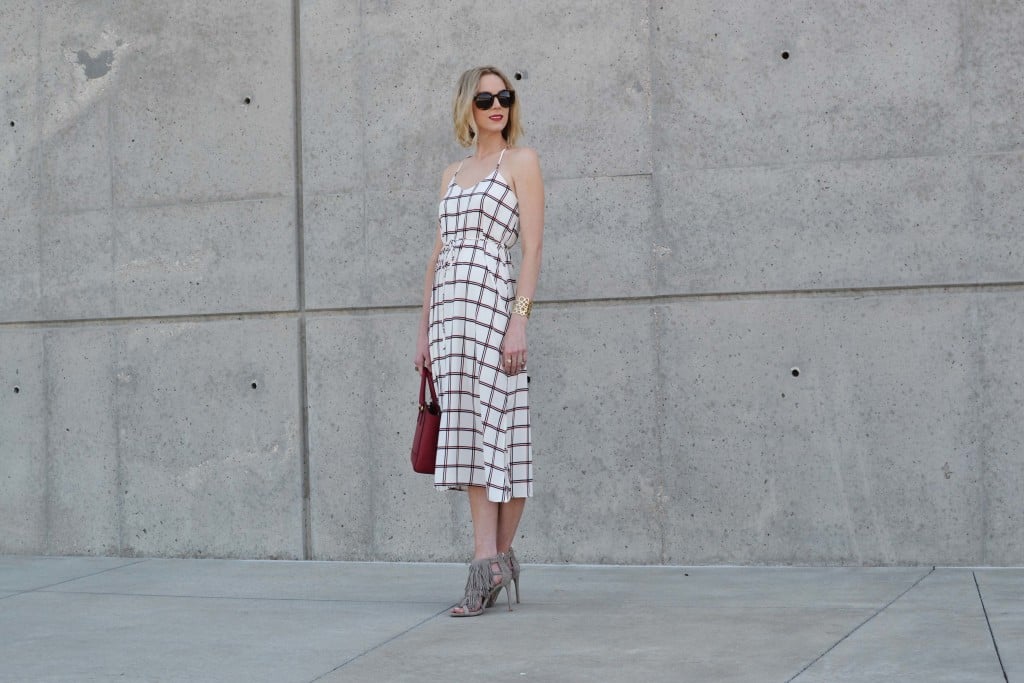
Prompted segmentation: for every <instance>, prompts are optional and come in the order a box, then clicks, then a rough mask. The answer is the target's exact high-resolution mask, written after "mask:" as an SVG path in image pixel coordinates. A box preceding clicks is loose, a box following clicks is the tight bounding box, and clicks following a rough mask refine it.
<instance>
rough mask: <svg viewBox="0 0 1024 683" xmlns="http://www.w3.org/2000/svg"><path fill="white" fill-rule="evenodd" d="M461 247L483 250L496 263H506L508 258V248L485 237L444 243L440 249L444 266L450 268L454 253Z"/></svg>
mask: <svg viewBox="0 0 1024 683" xmlns="http://www.w3.org/2000/svg"><path fill="white" fill-rule="evenodd" d="M462 247H479V248H482V249H483V250H484V253H486V254H487V255H488V256H492V257H494V258H496V259H498V261H501V262H503V263H504V262H507V261H508V260H509V258H508V247H506V246H505V245H504V244H502V243H501V242H496V241H495V240H492V239H488V238H486V237H475V238H474V237H470V238H460V239H454V240H450V241H448V242H445V243H444V246H442V247H441V254H442V256H443V257H444V261H443V262H444V265H445V266H450V265H452V263H453V262H454V259H455V252H457V251H458V250H459V249H461V248H462Z"/></svg>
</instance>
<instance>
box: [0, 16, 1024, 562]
mask: <svg viewBox="0 0 1024 683" xmlns="http://www.w3.org/2000/svg"><path fill="white" fill-rule="evenodd" d="M1021 35H1024V5H1022V4H1021V3H1018V2H997V1H994V0H989V1H968V0H962V1H954V0H934V1H931V2H926V1H922V0H910V1H909V2H900V3H890V2H881V1H879V2H866V3H852V2H842V1H833V2H791V3H782V4H780V3H749V2H724V3H719V2H714V3H712V2H652V3H646V2H638V3H630V2H582V1H579V2H573V1H571V0H526V1H523V2H515V3H507V4H506V5H501V4H500V3H499V4H497V5H495V4H494V3H484V2H476V1H474V0H459V1H455V2H438V3H424V2H415V1H411V0H380V1H376V2H373V1H369V0H366V1H362V2H343V1H340V0H336V1H326V0H322V1H308V2H306V1H303V2H297V3H296V4H294V5H293V4H292V3H290V2H285V1H284V0H246V1H242V0H237V1H235V2H213V3H208V2H200V1H198V0H181V1H179V2H173V3H168V2H133V3H125V2H115V1H114V0H106V1H103V0H90V1H85V2H53V3H46V4H45V5H44V4H41V3H35V2H28V1H26V2H15V3H11V2H5V3H4V4H3V8H2V9H0V58H2V62H0V92H2V96H3V99H2V105H0V109H2V111H0V116H2V118H0V124H2V125H0V159H2V163H0V186H2V188H3V192H2V194H0V217H2V225H3V228H2V230H3V248H2V250H0V273H2V274H3V282H4V286H3V287H2V288H0V552H2V553H48V554H49V553H55V554H78V553H85V554H112V555H169V556H218V557H256V558H303V557H306V558H321V559H326V558H338V559H351V560H360V559H383V560H464V559H466V558H467V556H468V553H469V547H470V546H469V532H470V526H469V518H468V512H467V509H466V504H465V500H464V497H463V495H461V494H450V493H438V492H435V491H434V490H433V489H432V487H431V486H430V485H429V481H428V479H427V478H424V477H422V476H420V475H414V474H413V473H412V472H411V470H410V468H409V466H408V462H407V458H408V447H409V442H410V439H411V427H412V423H413V419H414V412H415V407H414V393H415V390H416V388H417V378H416V376H415V374H414V373H413V372H412V367H411V363H410V362H409V358H410V356H411V351H412V346H413V341H414V334H415V327H416V320H417V315H418V311H417V305H418V301H419V298H420V287H421V282H422V274H423V270H424V267H425V258H426V255H427V252H428V249H429V246H430V243H431V239H432V231H433V230H434V227H435V220H436V218H435V213H434V212H435V207H436V199H437V191H438V188H439V183H440V171H441V169H442V168H443V167H444V165H445V164H446V163H448V162H450V161H452V160H454V159H456V158H458V157H459V156H460V155H461V154H462V151H461V150H460V149H459V148H458V147H457V146H455V144H454V143H453V141H452V135H451V132H450V119H449V106H450V97H451V92H452V88H453V84H454V79H455V77H456V76H457V74H458V73H459V72H460V71H461V70H463V69H464V68H467V67H469V66H472V65H475V64H478V63H494V64H496V65H498V66H500V67H502V68H504V69H505V70H506V71H508V72H510V73H511V72H516V71H521V72H525V74H526V77H525V78H523V79H522V80H521V81H518V82H517V83H516V85H517V88H518V90H519V92H520V96H521V100H522V103H523V105H524V112H525V117H526V120H525V125H526V128H527V140H526V143H527V144H529V145H531V146H534V147H535V148H537V149H538V150H539V151H540V153H541V156H542V163H543V168H544V172H545V177H546V182H547V204H548V214H547V232H546V244H545V257H544V259H545V260H544V271H543V273H542V280H541V286H540V295H539V296H540V299H542V303H541V304H539V305H538V307H537V309H536V313H535V315H534V317H533V318H532V320H531V327H530V335H531V349H532V353H531V375H532V380H533V382H532V385H531V386H532V390H533V396H532V401H533V406H534V408H533V417H534V424H535V439H536V460H537V468H536V469H537V477H538V485H537V496H536V498H535V499H534V500H533V501H531V503H530V505H529V506H528V509H527V515H526V517H525V520H524V524H523V527H522V538H521V539H519V540H518V541H517V547H518V548H519V550H520V553H521V554H522V555H523V556H524V558H525V559H528V560H529V561H550V562H562V561H574V562H622V563H744V564H745V563H754V564H761V563H769V564H771V563H801V564H819V563H820V564H853V565H860V564H904V563H911V564H916V563H921V564H932V563H939V564H991V565H1002V564H1021V563H1024V514H1022V507H1021V498H1020V491H1021V487H1022V484H1024V467H1022V453H1021V443H1022V441H1024V426H1022V420H1021V419H1020V417H1021V415H1020V414H1021V408H1022V405H1024V359H1022V350H1024V247H1022V239H1021V223H1022V220H1021V219H1022V216H1024V195H1022V193H1021V191H1020V188H1021V186H1022V185H1024V119H1022V114H1021V111H1024V88H1022V82H1024V41H1022V40H1021ZM784 51H786V52H788V54H789V57H788V59H783V58H782V53H783V52H784ZM794 368H798V369H799V376H794V373H793V372H792V371H793V369H794Z"/></svg>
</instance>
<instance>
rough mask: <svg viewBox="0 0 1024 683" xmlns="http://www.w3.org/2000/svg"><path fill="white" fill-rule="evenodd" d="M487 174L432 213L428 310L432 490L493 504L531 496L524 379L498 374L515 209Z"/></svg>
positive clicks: (512, 286)
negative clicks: (436, 245) (437, 250)
mask: <svg viewBox="0 0 1024 683" xmlns="http://www.w3.org/2000/svg"><path fill="white" fill-rule="evenodd" d="M504 155H505V153H504V152H502V153H501V156H499V157H498V164H497V166H496V167H495V169H494V170H493V171H492V172H491V173H490V174H489V175H488V176H487V177H485V178H484V179H483V180H481V181H480V182H479V183H477V184H476V185H474V186H473V187H468V188H462V187H460V186H459V185H458V184H457V183H456V182H455V180H456V178H457V177H458V174H459V170H462V165H461V164H460V165H459V169H458V170H456V172H455V175H454V176H452V180H451V182H450V183H449V185H448V191H447V192H446V193H445V195H444V198H443V199H442V200H441V204H440V207H439V220H438V223H439V225H438V227H439V229H440V231H441V240H442V242H443V243H444V247H443V249H442V250H441V255H440V256H439V257H438V259H437V269H436V270H435V272H434V286H433V290H432V295H431V305H430V360H431V372H432V373H433V375H434V381H435V382H436V383H437V387H436V388H437V395H438V401H439V402H440V404H441V411H442V417H441V432H440V434H439V436H438V440H437V467H436V468H435V470H434V486H436V487H438V488H442V489H458V490H464V489H465V488H466V486H470V485H474V486H484V487H486V488H487V497H488V499H489V500H492V501H495V502H502V503H503V502H507V501H508V500H510V499H511V498H528V497H530V496H532V495H533V454H532V450H531V447H530V411H529V401H528V391H527V384H528V381H529V380H528V378H527V375H526V372H520V373H519V374H517V375H513V376H509V375H506V374H505V373H504V372H502V371H500V370H499V369H498V366H499V364H500V362H501V356H500V352H499V347H500V345H501V340H502V337H503V336H504V334H505V329H506V327H507V326H508V322H509V316H510V315H511V310H512V301H513V300H514V299H515V291H516V281H515V278H514V275H513V269H512V261H511V258H510V257H509V249H510V248H511V247H512V246H513V245H514V244H515V243H516V241H517V240H518V239H519V202H518V200H517V199H516V196H515V193H514V192H512V188H510V187H509V186H508V183H506V181H505V179H504V178H503V177H502V175H501V172H500V170H499V169H500V168H501V158H502V157H503V156H504Z"/></svg>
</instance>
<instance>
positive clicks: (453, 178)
mask: <svg viewBox="0 0 1024 683" xmlns="http://www.w3.org/2000/svg"><path fill="white" fill-rule="evenodd" d="M468 158H469V157H466V158H465V159H463V160H462V161H460V162H459V167H458V168H457V169H455V173H452V179H451V180H449V181H448V187H451V186H452V185H454V184H455V179H456V178H457V177H458V176H459V171H461V170H462V165H463V164H464V163H466V159H468Z"/></svg>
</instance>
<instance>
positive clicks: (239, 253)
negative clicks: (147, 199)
mask: <svg viewBox="0 0 1024 683" xmlns="http://www.w3.org/2000/svg"><path fill="white" fill-rule="evenodd" d="M295 250H296V247H295V200H294V199H293V198H291V197H287V198H284V199H260V200H252V201H238V202H223V203H215V204H185V205H178V206H164V207H153V208H144V209H128V210H123V211H121V212H119V226H118V235H117V266H116V273H115V279H116V283H117V311H118V314H119V315H176V314H186V313H222V312H235V311H268V310H269V311H279V310H290V309H294V307H295V306H296V305H297V299H298V295H297V291H298V289H297V283H296V273H295V268H296V266H295V262H296V256H295Z"/></svg>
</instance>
